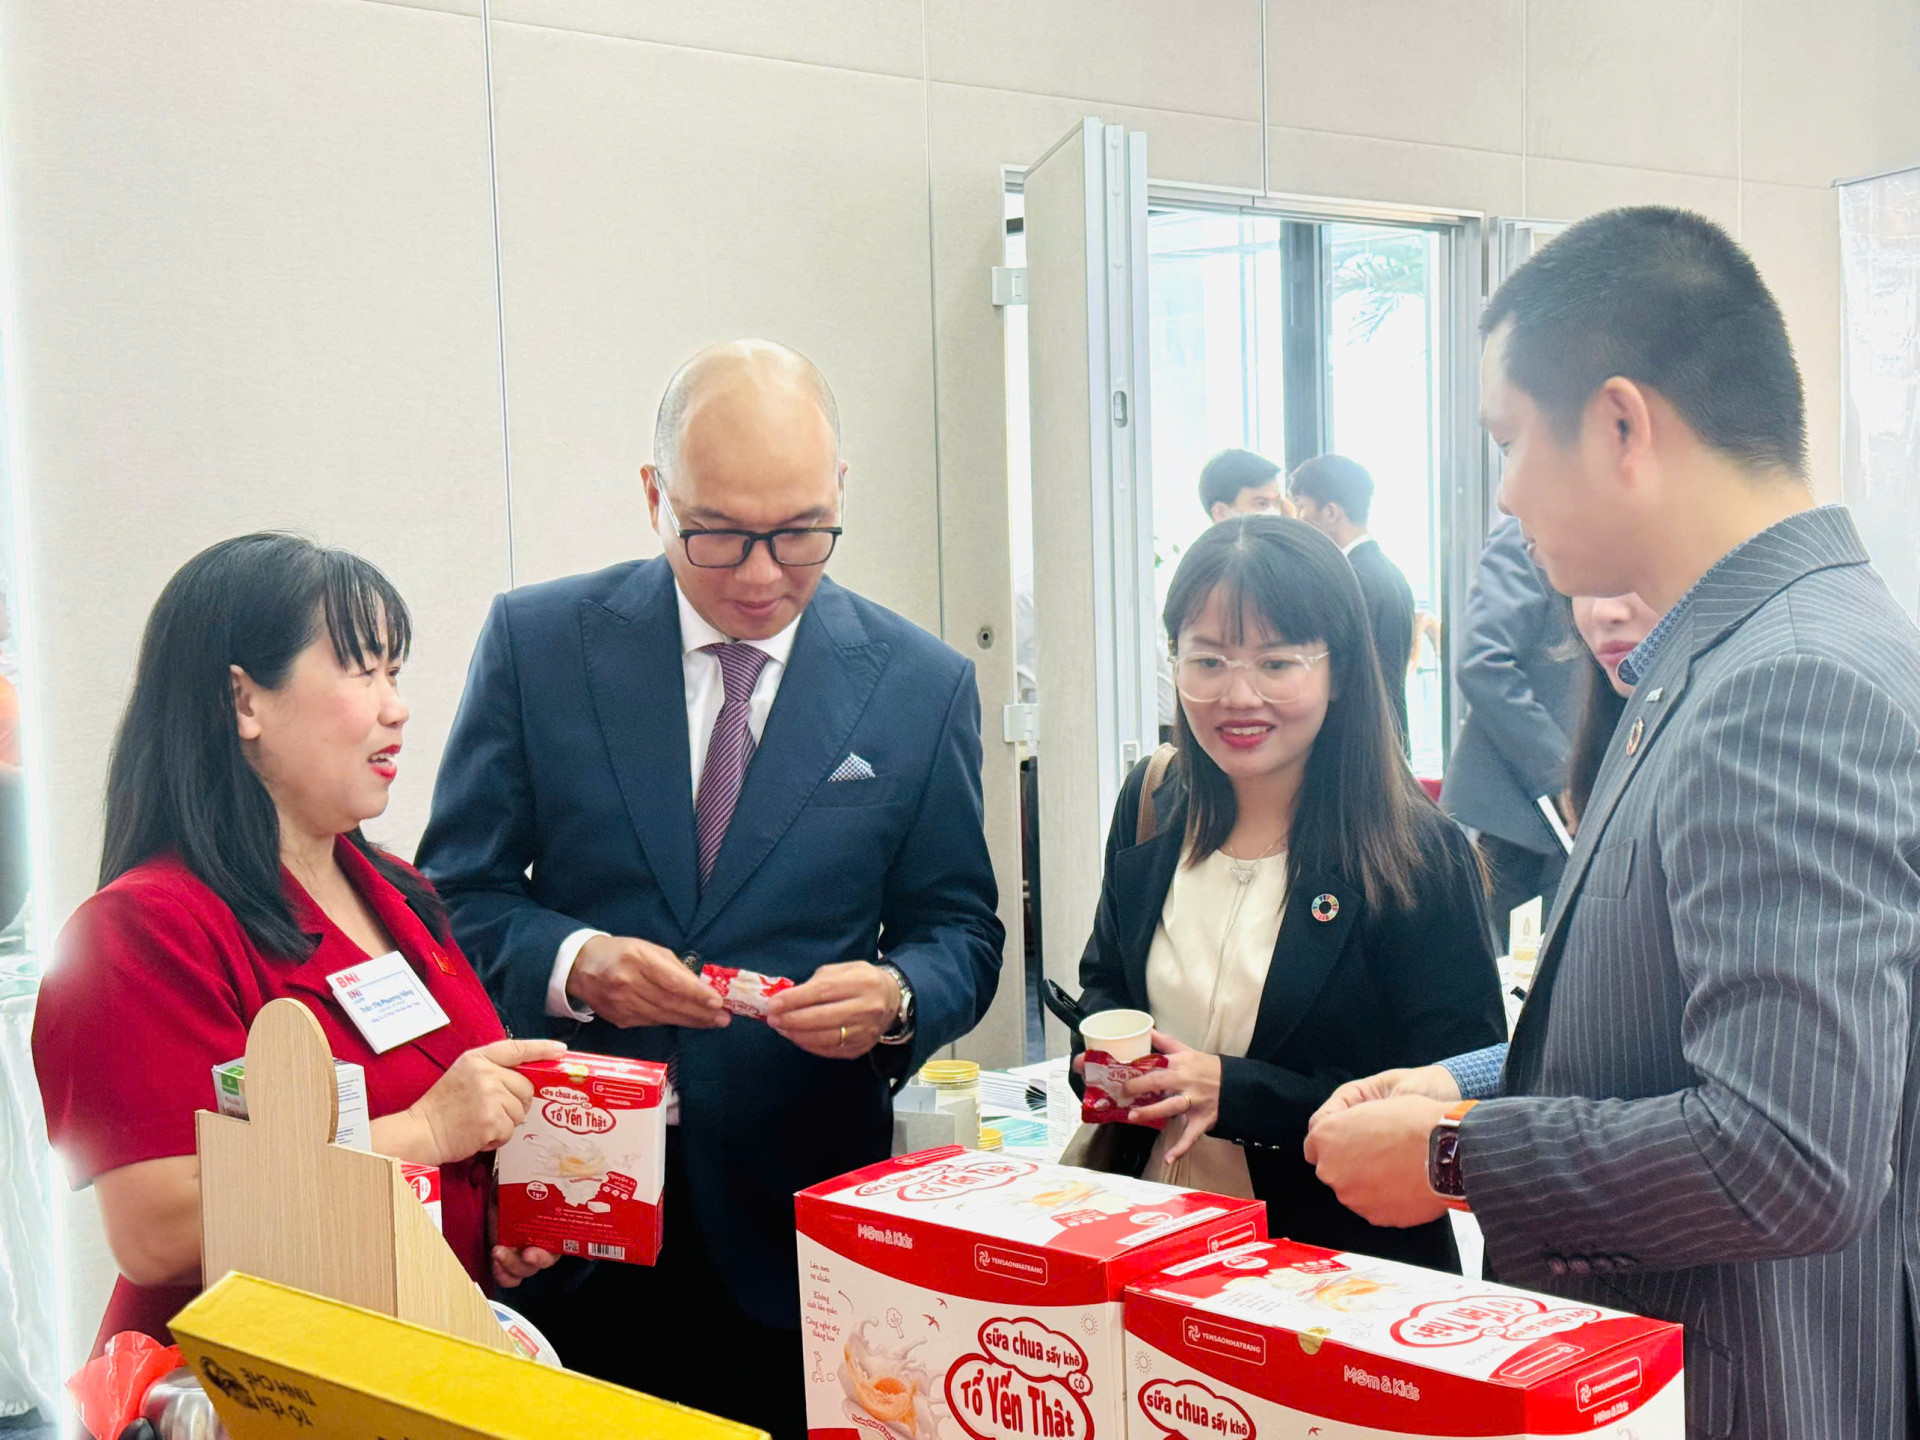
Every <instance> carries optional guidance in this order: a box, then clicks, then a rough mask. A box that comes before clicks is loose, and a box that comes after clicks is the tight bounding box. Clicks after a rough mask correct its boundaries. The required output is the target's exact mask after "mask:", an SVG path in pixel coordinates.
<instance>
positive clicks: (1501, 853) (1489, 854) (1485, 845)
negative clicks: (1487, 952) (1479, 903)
mask: <svg viewBox="0 0 1920 1440" xmlns="http://www.w3.org/2000/svg"><path fill="white" fill-rule="evenodd" d="M1480 853H1481V854H1482V855H1483V856H1485V857H1486V861H1487V869H1488V870H1489V871H1491V872H1492V875H1493V894H1492V895H1491V896H1490V897H1489V899H1488V901H1487V911H1488V918H1489V919H1490V920H1491V921H1492V922H1493V953H1494V954H1496V955H1504V954H1506V953H1507V916H1508V914H1509V913H1510V912H1511V911H1512V910H1514V909H1515V908H1516V907H1517V906H1521V905H1524V904H1526V903H1527V901H1529V900H1531V899H1533V897H1534V896H1536V895H1538V896H1540V897H1541V900H1540V911H1541V914H1540V923H1541V925H1542V926H1545V924H1546V920H1547V914H1548V912H1550V911H1551V910H1552V909H1553V895H1554V892H1555V891H1556V890H1558V889H1559V888H1560V875H1561V872H1562V871H1564V870H1565V869H1566V868H1567V857H1566V856H1565V855H1562V854H1559V853H1557V852H1556V853H1555V854H1552V855H1542V854H1541V853H1540V852H1539V851H1538V850H1529V849H1527V848H1526V846H1524V845H1516V844H1514V843H1513V842H1512V841H1511V840H1502V839H1501V838H1500V837H1499V836H1498V835H1488V834H1485V833H1484V832H1483V833H1482V834H1481V836H1480Z"/></svg>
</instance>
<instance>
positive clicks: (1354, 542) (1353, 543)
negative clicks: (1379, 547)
mask: <svg viewBox="0 0 1920 1440" xmlns="http://www.w3.org/2000/svg"><path fill="white" fill-rule="evenodd" d="M1372 538H1373V536H1372V535H1371V534H1369V533H1368V532H1367V531H1365V530H1362V531H1361V532H1360V533H1359V534H1358V535H1356V536H1354V537H1353V539H1351V540H1349V541H1348V542H1347V543H1346V544H1344V545H1342V546H1341V547H1340V553H1341V554H1342V555H1344V556H1346V557H1347V558H1348V559H1349V560H1351V559H1352V558H1353V552H1354V551H1356V550H1358V549H1359V548H1360V547H1361V546H1362V545H1364V544H1366V543H1367V541H1369V540H1371V539H1372Z"/></svg>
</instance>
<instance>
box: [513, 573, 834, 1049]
mask: <svg viewBox="0 0 1920 1440" xmlns="http://www.w3.org/2000/svg"><path fill="white" fill-rule="evenodd" d="M673 593H674V598H675V599H676V600H678V601H679V602H680V666H681V674H682V675H683V676H684V677H685V682H686V692H687V754H688V755H689V756H690V757H691V758H692V761H693V774H692V782H693V795H694V799H695V800H696V801H698V800H699V798H700V774H701V772H702V771H703V770H705V769H706V765H707V746H708V744H709V743H711V741H712V739H713V727H714V723H715V722H716V721H718V720H719V718H720V707H721V705H722V704H724V703H725V701H726V698H727V691H726V683H725V682H724V681H723V680H722V679H721V676H720V661H719V659H718V658H717V657H715V656H712V655H709V654H707V653H705V650H704V648H703V647H705V646H708V645H721V644H725V643H726V642H727V641H728V640H730V639H732V637H731V636H728V635H723V634H721V633H720V632H719V631H718V630H716V629H714V628H713V626H712V625H710V624H708V623H707V621H706V619H705V618H704V617H703V616H702V615H701V614H700V612H699V611H698V610H695V609H694V608H693V605H692V603H691V602H690V601H689V600H688V599H687V595H686V592H685V591H684V590H682V589H681V588H680V585H679V582H678V581H676V582H675V583H674V587H673ZM799 624H800V620H799V618H798V617H795V619H794V621H793V623H792V624H791V625H788V626H787V628H786V629H784V630H782V631H781V632H780V633H779V634H778V635H774V636H770V637H769V638H768V639H765V640H749V641H747V642H746V643H747V644H749V645H751V646H753V647H754V648H755V649H757V650H764V651H765V652H766V655H767V663H766V664H764V665H762V666H761V667H760V677H759V678H758V679H757V680H755V681H754V682H753V695H752V696H751V698H750V699H749V700H748V702H747V729H748V730H749V731H750V732H752V735H753V741H754V744H756V745H757V744H759V743H760V737H761V735H763V734H764V733H765V732H766V728H767V716H768V715H769V714H770V713H771V712H772V710H773V699H774V696H775V695H777V694H779V693H780V677H781V676H782V675H784V674H786V670H787V660H788V658H789V657H790V656H791V655H792V654H793V632H794V630H795V629H796V628H797V627H798V626H799ZM606 933H607V932H606V931H604V930H594V929H592V928H583V929H579V930H576V931H574V932H573V933H572V934H571V935H569V936H567V938H566V939H565V940H562V941H561V942H560V951H559V954H558V955H556V956H555V957H554V962H553V976H552V978H551V979H549V980H548V981H547V1014H549V1015H552V1016H554V1017H555V1018H557V1019H567V1018H572V1019H574V1020H591V1019H592V1018H593V1016H592V1014H591V1012H589V1011H586V1010H582V1009H580V1008H578V1007H576V1006H575V1005H574V1004H573V1003H572V1002H571V1001H569V1000H568V999H567V980H568V979H569V978H570V977H571V976H572V974H573V962H574V961H575V960H577V959H578V958H579V957H580V947H581V946H582V945H585V944H586V943H587V941H589V940H591V939H592V938H593V937H594V936H596V935H604V934H606Z"/></svg>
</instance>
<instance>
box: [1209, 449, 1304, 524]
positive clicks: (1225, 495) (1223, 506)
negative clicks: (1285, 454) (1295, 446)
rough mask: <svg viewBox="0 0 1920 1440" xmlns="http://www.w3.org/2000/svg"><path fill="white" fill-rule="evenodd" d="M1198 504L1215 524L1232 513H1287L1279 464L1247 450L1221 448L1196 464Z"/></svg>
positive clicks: (1288, 508) (1288, 506)
mask: <svg viewBox="0 0 1920 1440" xmlns="http://www.w3.org/2000/svg"><path fill="white" fill-rule="evenodd" d="M1200 508H1201V509H1202V510H1204V511H1206V512H1207V519H1209V520H1211V521H1212V522H1213V523H1214V524H1215V525H1218V524H1219V523H1220V522H1221V521H1222V520H1231V519H1233V518H1234V517H1235V516H1236V515H1291V514H1292V513H1293V507H1292V506H1291V505H1289V504H1288V503H1287V497H1286V496H1285V495H1283V494H1281V493H1280V467H1279V466H1278V465H1276V464H1274V463H1273V461H1271V460H1269V459H1267V457H1266V456H1264V455H1256V454H1254V453H1253V451H1251V450H1222V451H1221V452H1220V453H1219V454H1218V455H1216V456H1214V457H1213V458H1212V459H1211V460H1209V461H1207V463H1206V464H1204V465H1202V466H1201V467H1200Z"/></svg>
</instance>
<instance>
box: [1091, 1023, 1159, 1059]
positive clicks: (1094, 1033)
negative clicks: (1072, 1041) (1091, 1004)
mask: <svg viewBox="0 0 1920 1440" xmlns="http://www.w3.org/2000/svg"><path fill="white" fill-rule="evenodd" d="M1152 1037H1153V1016H1151V1015H1149V1014H1148V1013H1147V1012H1146V1011H1144V1010H1102V1011H1101V1012H1100V1013H1099V1014H1098V1015H1089V1016H1087V1018H1086V1019H1085V1020H1082V1021H1081V1022H1080V1038H1081V1039H1082V1040H1085V1041H1086V1042H1087V1048H1088V1049H1089V1050H1102V1051H1105V1052H1106V1053H1107V1054H1109V1055H1111V1056H1112V1057H1113V1058H1114V1059H1115V1060H1118V1061H1119V1062H1120V1063H1121V1064H1123V1065H1124V1064H1126V1063H1128V1062H1129V1061H1133V1060H1142V1059H1145V1058H1146V1057H1147V1056H1148V1055H1150V1054H1152V1053H1153V1038H1152Z"/></svg>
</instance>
